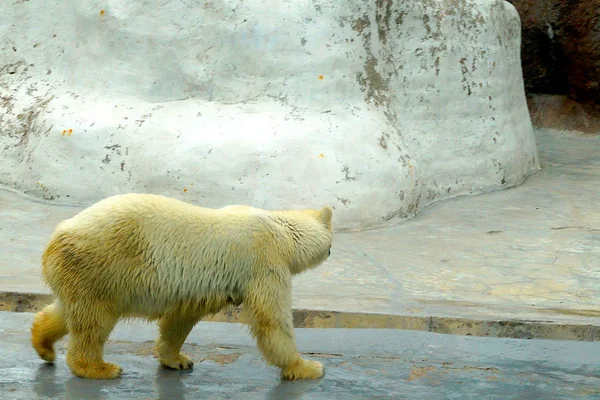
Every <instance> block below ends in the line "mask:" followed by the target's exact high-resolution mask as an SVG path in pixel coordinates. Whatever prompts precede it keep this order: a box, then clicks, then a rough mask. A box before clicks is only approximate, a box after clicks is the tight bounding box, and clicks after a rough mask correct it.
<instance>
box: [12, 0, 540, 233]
mask: <svg viewBox="0 0 600 400" xmlns="http://www.w3.org/2000/svg"><path fill="white" fill-rule="evenodd" d="M0 15H1V16H2V17H1V18H0V49H1V51H0V91H1V92H0V95H1V98H2V100H1V102H0V109H1V113H0V146H1V147H0V148H1V149H2V153H1V156H0V184H2V185H4V186H8V187H11V188H14V189H16V190H19V191H21V192H23V193H28V194H30V195H34V196H38V197H43V198H44V199H46V200H49V201H52V202H56V203H91V202H93V201H96V200H98V199H100V198H102V197H105V196H108V195H112V194H115V193H122V192H130V191H138V192H153V193H161V194H166V195H169V196H174V197H177V198H181V199H185V200H187V201H191V202H194V203H197V204H200V205H204V206H209V207H220V206H224V205H226V204H232V203H245V204H251V205H255V206H258V207H265V208H293V207H304V206H313V207H316V206H320V205H322V204H324V203H330V204H332V205H334V206H335V208H336V212H335V218H336V224H337V227H338V228H340V229H365V228H372V227H378V226H383V225H386V224H389V223H392V222H395V221H398V220H400V219H404V218H408V217H411V216H413V215H414V214H415V213H416V212H417V211H418V210H419V209H421V208H422V207H424V206H426V205H427V204H430V203H432V202H434V201H436V200H439V199H443V198H448V197H453V196H457V195H462V194H474V193H480V192H484V191H489V190H494V189H498V188H501V187H508V186H511V185H516V184H519V183H520V182H522V180H523V179H524V178H525V177H526V176H528V175H529V174H531V173H533V172H535V171H536V170H537V169H538V160H537V152H536V147H535V142H534V137H533V132H532V127H531V123H530V119H529V116H528V113H527V107H526V103H525V96H524V89H523V81H522V76H521V67H520V52H519V45H520V24H519V18H518V15H517V13H516V11H515V9H514V8H513V7H512V6H511V5H510V4H508V3H505V2H504V1H501V0H491V1H490V0H426V1H425V0H411V1H402V2H400V1H394V2H392V1H383V0H378V1H371V2H365V1H344V2H326V1H315V0H312V1H308V2H292V1H285V2H279V1H269V0H256V1H252V2H248V1H241V0H238V1H233V0H231V1H227V0H215V1H206V2H190V1H168V0H165V1H163V2H154V1H141V0H140V1H135V2H132V1H125V0H108V1H107V0H105V1H75V0H70V1H67V0H55V1H51V0H48V1H41V0H30V1H16V2H15V1H9V2H2V3H0Z"/></svg>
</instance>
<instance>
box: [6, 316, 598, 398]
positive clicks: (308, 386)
mask: <svg viewBox="0 0 600 400" xmlns="http://www.w3.org/2000/svg"><path fill="white" fill-rule="evenodd" d="M31 318H32V314H16V313H0V399H35V398H40V399H43V398H66V399H130V398H131V399H244V400H251V399H311V400H312V399H345V400H347V399H477V400H480V399H527V400H534V399H544V400H546V399H600V343H587V342H569V341H546V340H533V341H529V340H517V339H498V338H475V337H461V336H449V335H441V334H434V333H428V332H418V331H399V330H362V329H352V330H348V329H299V330H297V336H298V345H299V347H300V349H301V351H303V352H304V353H305V354H306V356H307V357H310V358H313V359H318V360H320V361H322V362H323V363H325V365H326V368H327V369H326V375H325V377H324V378H322V379H320V380H316V381H302V382H281V381H280V380H279V377H278V371H277V370H276V369H275V368H273V367H269V366H267V365H266V364H265V363H264V362H263V361H262V359H261V357H260V355H259V353H258V352H257V350H256V348H255V346H254V342H253V341H252V339H251V338H250V336H249V335H248V333H247V330H246V328H245V327H243V326H240V325H238V324H221V323H200V324H199V325H198V326H197V327H196V328H195V329H194V331H193V332H192V334H191V335H190V338H189V339H188V342H187V344H186V345H185V347H184V351H186V352H187V353H188V354H189V355H190V356H192V358H193V359H194V361H195V363H196V364H195V366H194V369H193V370H191V371H167V370H164V369H162V368H160V367H159V366H158V364H157V362H156V360H155V359H154V358H153V357H152V356H151V348H152V340H154V338H155V337H156V328H155V327H154V326H153V325H148V324H141V323H133V324H132V323H128V324H125V323H121V324H119V326H118V327H117V329H116V330H115V332H113V334H112V335H111V340H110V343H109V344H108V345H107V354H106V359H107V360H108V361H111V362H116V363H119V364H121V366H122V367H123V370H124V374H123V375H122V377H121V378H119V379H117V380H114V381H90V380H83V379H80V378H76V377H74V376H72V375H71V373H70V371H69V370H68V368H67V366H66V364H65V359H64V347H63V346H62V345H60V346H58V347H59V348H60V351H59V353H60V354H61V355H60V356H59V357H58V360H57V362H56V364H55V365H49V364H45V363H44V362H43V361H42V360H40V359H39V358H38V357H37V355H36V354H35V352H34V350H33V349H32V348H31V347H30V345H29V327H30V321H31ZM63 344H64V343H63Z"/></svg>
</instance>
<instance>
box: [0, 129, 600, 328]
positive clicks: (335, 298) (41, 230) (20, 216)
mask: <svg viewBox="0 0 600 400" xmlns="http://www.w3.org/2000/svg"><path fill="white" fill-rule="evenodd" d="M537 142H538V146H539V149H540V156H541V161H542V166H543V170H542V171H541V172H539V173H538V174H536V175H535V176H533V177H531V178H530V179H529V180H527V181H526V182H525V183H524V184H523V185H522V186H520V187H516V188H514V189H510V190H506V191H499V192H494V193H490V194H485V195H479V196H473V197H462V198H458V199H454V200H450V201H446V202H443V203H440V204H436V205H433V206H431V207H429V208H427V209H426V210H424V211H423V212H422V213H421V214H420V215H419V216H417V217H416V218H414V219H413V220H410V221H407V222H405V223H402V224H399V225H396V226H394V227H391V228H386V229H378V230H373V231H366V232H360V233H341V234H336V236H335V237H334V246H333V249H332V256H331V258H330V259H329V260H328V261H327V262H326V263H325V264H324V265H322V266H321V267H319V268H318V269H316V270H314V271H310V272H308V273H305V274H303V275H301V276H298V277H297V278H295V280H294V289H293V290H294V307H295V308H297V309H306V310H328V311H335V312H341V313H346V314H345V316H343V315H342V316H341V317H340V316H339V315H338V316H335V318H334V317H329V316H327V315H326V316H322V315H321V316H320V315H319V314H314V315H312V316H310V319H311V323H310V324H307V325H306V326H316V327H329V326H338V327H361V326H363V327H368V326H376V327H400V328H404V329H420V330H435V331H438V332H447V333H462V334H475V335H476V334H482V335H494V334H495V333H494V331H493V330H492V331H490V330H489V329H487V328H486V326H487V325H485V321H488V320H512V321H521V323H523V324H528V323H530V322H531V321H537V322H539V323H543V324H549V327H548V326H547V325H544V326H542V328H543V329H544V330H546V331H548V330H549V329H550V330H552V329H554V328H553V326H554V327H555V328H556V329H558V328H559V327H560V326H563V327H565V326H567V328H565V329H567V330H569V332H570V329H571V328H569V327H568V325H570V324H572V325H577V326H579V327H581V326H588V327H590V326H591V327H598V326H600V202H599V201H598V199H600V137H599V136H596V137H581V136H576V135H573V134H570V133H565V132H558V131H550V130H538V131H537ZM77 211H79V209H78V208H72V207H66V206H50V205H48V204H45V203H42V202H35V201H32V200H30V199H28V198H25V197H22V196H19V195H16V194H14V193H11V192H7V191H0V250H1V254H2V257H0V291H4V292H18V293H42V294H43V293H49V292H48V289H47V288H45V287H44V286H43V284H42V281H41V279H40V265H39V259H40V255H41V252H42V248H43V246H44V244H45V243H46V241H47V240H48V238H49V236H50V233H51V232H52V230H53V229H54V227H55V225H56V224H57V223H58V222H59V221H60V220H62V219H65V218H68V217H70V216H72V215H74V214H75V213H76V212H77ZM19 301H20V300H19ZM16 307H17V308H18V307H20V305H17V306H16ZM0 309H2V308H0ZM4 309H5V310H6V309H12V308H4ZM26 310H27V309H25V311H26ZM375 314H386V315H392V316H395V317H398V318H403V319H402V321H401V323H398V324H395V323H391V322H389V319H388V320H385V321H383V322H382V323H379V322H378V323H374V322H373V321H375V319H376V318H377V316H376V315H375ZM433 317H439V318H448V319H449V320H448V321H450V322H448V323H447V324H446V325H447V326H443V327H442V328H440V329H437V330H436V329H433V328H435V326H436V322H435V320H433V319H432V318H433ZM454 319H456V320H454ZM378 321H380V322H381V318H380V319H379V320H378ZM465 321H475V322H477V321H483V322H484V323H483V325H484V326H483V327H484V328H486V329H487V330H485V331H481V332H480V333H478V332H476V331H469V329H468V326H466V324H465ZM382 324H383V325H382ZM385 324H388V325H385ZM504 327H505V326H504ZM500 328H501V327H500ZM594 329H596V328H594ZM594 332H595V333H594ZM567 333H568V332H567ZM569 335H570V336H569ZM569 335H566V334H563V333H561V332H558V333H556V332H553V331H552V332H550V333H546V334H543V335H538V334H536V333H526V334H525V335H521V336H518V335H516V337H546V338H562V337H564V338H572V337H573V335H572V334H571V333H569ZM498 336H513V335H511V334H510V333H504V334H498ZM579 336H583V337H584V339H583V340H599V339H598V338H600V333H599V332H598V331H597V329H596V331H589V332H587V333H584V334H581V335H579ZM585 337H587V339H585ZM594 338H595V339H594Z"/></svg>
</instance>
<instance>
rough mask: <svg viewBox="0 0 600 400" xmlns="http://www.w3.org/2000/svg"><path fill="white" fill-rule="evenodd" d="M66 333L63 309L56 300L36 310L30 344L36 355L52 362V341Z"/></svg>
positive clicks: (53, 357) (53, 356)
mask: <svg viewBox="0 0 600 400" xmlns="http://www.w3.org/2000/svg"><path fill="white" fill-rule="evenodd" d="M67 333H68V331H67V325H66V324H65V316H64V309H63V306H62V304H61V303H60V302H59V301H58V300H57V301H55V302H54V303H52V304H50V305H49V306H46V307H45V308H44V309H43V310H42V311H40V312H38V313H37V314H36V315H35V317H34V319H33V324H32V326H31V344H32V345H33V347H34V348H35V351H37V353H38V355H39V356H40V357H41V358H42V359H43V360H44V361H47V362H49V363H51V362H54V359H55V358H56V354H55V353H54V343H55V342H56V341H58V340H60V339H61V338H62V337H63V336H65V335H66V334H67Z"/></svg>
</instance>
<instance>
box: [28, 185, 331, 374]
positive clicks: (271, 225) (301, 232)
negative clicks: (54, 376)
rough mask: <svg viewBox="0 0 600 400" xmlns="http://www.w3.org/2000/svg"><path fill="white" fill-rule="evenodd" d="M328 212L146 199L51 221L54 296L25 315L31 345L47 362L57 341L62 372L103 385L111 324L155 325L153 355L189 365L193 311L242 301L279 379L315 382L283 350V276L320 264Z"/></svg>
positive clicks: (286, 328) (48, 258)
mask: <svg viewBox="0 0 600 400" xmlns="http://www.w3.org/2000/svg"><path fill="white" fill-rule="evenodd" d="M331 216H332V210H331V208H330V207H323V208H322V209H321V210H289V211H265V210H261V209H257V208H252V207H248V206H228V207H224V208H221V209H207V208H201V207H197V206H194V205H191V204H188V203H185V202H182V201H179V200H175V199H171V198H167V197H163V196H157V195H148V194H128V195H121V196H114V197H110V198H107V199H105V200H102V201H100V202H98V203H96V204H95V205H93V206H91V207H89V208H87V209H85V210H83V211H82V212H81V213H79V214H78V215H76V216H75V217H73V218H71V219H69V220H66V221H63V222H62V223H60V224H59V225H58V227H57V228H56V231H55V232H54V234H53V236H52V238H51V240H50V242H49V244H48V246H47V248H46V251H45V253H44V255H43V262H42V265H43V276H44V279H45V280H46V282H47V283H48V285H49V286H50V288H51V289H52V291H53V292H54V293H55V294H56V296H57V297H58V300H57V301H56V302H55V303H54V304H52V305H50V306H48V307H47V308H45V309H44V310H42V311H41V312H40V313H38V314H37V315H36V318H35V320H34V323H33V328H32V333H33V337H32V342H33V345H34V347H35V348H36V350H37V351H38V353H39V354H40V356H41V357H42V358H43V359H45V360H47V361H50V362H51V361H53V360H54V357H55V356H54V350H53V343H54V342H55V341H56V340H58V339H60V338H61V337H62V336H64V335H65V334H67V333H70V335H71V340H70V344H69V352H68V355H67V363H68V364H69V367H70V368H71V370H72V371H73V373H74V374H76V375H78V376H81V377H86V378H95V379H107V378H115V377H117V376H119V375H120V372H121V368H120V367H118V366H117V365H114V364H110V363H106V362H104V360H103V357H102V353H103V346H104V342H105V341H106V339H107V338H108V335H109V334H110V332H111V330H112V329H113V327H114V325H115V324H116V322H117V321H118V320H119V318H122V317H142V318H146V319H149V320H159V327H160V337H159V339H158V340H157V344H156V354H157V357H158V358H159V360H160V362H161V363H162V364H163V365H164V366H166V367H169V368H176V369H183V368H189V367H191V366H192V365H193V362H192V360H191V359H190V358H189V357H188V356H186V355H185V354H183V353H180V352H179V351H180V348H181V346H182V344H183V342H184V341H185V338H186V337H187V335H188V334H189V332H190V331H191V329H192V328H193V326H194V325H195V324H196V323H197V322H198V321H199V320H200V319H201V318H202V317H203V316H205V315H207V314H211V313H215V312H217V311H219V310H220V309H221V308H223V307H224V306H226V305H228V304H242V303H243V304H244V310H245V312H246V313H247V315H248V317H249V321H250V322H249V323H250V327H251V332H252V334H253V335H254V336H255V337H256V339H257V344H258V347H259V348H260V349H261V351H262V352H263V354H264V355H265V358H266V359H267V361H268V362H269V363H271V364H274V365H276V366H278V367H280V368H281V370H282V376H283V377H284V378H286V379H305V378H318V377H320V376H322V375H323V366H322V365H321V364H320V363H318V362H315V361H307V360H304V359H302V358H301V357H300V356H299V354H298V352H297V350H296V346H295V338H294V331H293V324H292V313H291V278H292V275H294V274H297V273H300V272H302V271H304V270H307V269H309V268H313V267H316V266H317V265H319V264H321V263H322V262H323V261H324V260H325V259H326V258H327V257H328V254H329V249H330V247H331V242H332V226H331Z"/></svg>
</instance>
